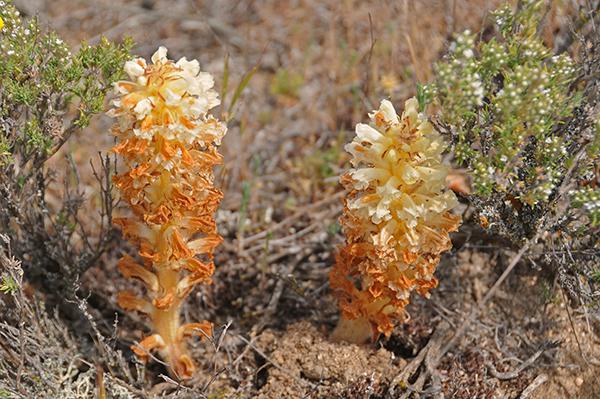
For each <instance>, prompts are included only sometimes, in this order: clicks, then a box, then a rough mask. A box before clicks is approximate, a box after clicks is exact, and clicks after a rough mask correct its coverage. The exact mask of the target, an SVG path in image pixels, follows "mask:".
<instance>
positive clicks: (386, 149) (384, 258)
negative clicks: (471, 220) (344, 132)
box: [330, 98, 460, 343]
mask: <svg viewBox="0 0 600 399" xmlns="http://www.w3.org/2000/svg"><path fill="white" fill-rule="evenodd" d="M369 116H370V118H371V122H372V123H371V125H366V124H362V123H359V124H358V125H356V137H355V138H354V140H353V141H352V143H350V144H348V145H347V146H346V150H347V151H348V152H349V153H350V154H351V155H352V159H351V163H352V166H353V167H354V169H351V170H350V171H349V172H347V173H346V174H345V175H343V176H342V178H341V182H342V184H343V185H344V187H346V188H347V189H348V190H349V194H348V196H347V197H346V200H345V206H344V212H343V216H342V218H341V224H342V226H343V230H344V233H345V234H346V245H345V247H344V248H342V250H341V251H340V252H339V254H338V256H337V259H336V264H335V266H334V267H333V270H332V272H331V275H330V283H331V288H332V290H333V292H334V295H336V297H337V299H338V301H339V306H340V309H341V312H342V317H341V319H340V322H339V324H338V326H337V328H336V329H335V331H334V332H333V339H334V340H337V341H340V340H343V341H347V342H352V343H363V342H365V341H367V340H368V339H369V338H373V339H375V338H377V336H378V335H380V334H384V335H386V336H389V335H390V334H391V333H392V330H393V328H394V323H393V321H394V320H407V318H408V315H407V313H406V311H405V309H404V308H405V307H406V305H407V304H408V303H409V298H410V294H411V292H412V291H415V290H416V291H417V292H418V293H419V294H421V295H424V296H427V295H428V291H429V290H430V289H431V288H434V287H436V286H437V280H436V279H435V277H434V276H433V273H434V271H435V268H436V266H437V264H438V263H439V260H440V254H441V253H442V252H444V251H447V250H449V249H450V248H451V246H452V243H451V241H450V237H449V234H448V233H449V232H451V231H456V229H457V228H458V225H459V223H460V217H459V216H456V215H454V214H452V213H451V209H452V208H453V207H454V206H455V205H456V204H457V201H456V197H455V196H454V193H453V192H452V191H450V190H447V189H446V185H445V178H446V175H447V168H446V167H445V166H444V165H442V161H441V154H442V152H443V151H444V149H445V148H446V146H445V144H444V142H443V140H442V137H441V136H440V135H439V134H438V133H437V132H436V131H435V130H434V129H433V126H432V125H431V124H430V123H429V122H428V120H427V118H426V116H425V115H424V114H422V113H419V103H418V101H417V99H415V98H411V99H410V100H408V101H406V103H405V108H404V112H403V113H402V116H401V117H399V116H398V115H397V114H396V111H395V110H394V107H393V106H392V104H391V103H390V102H389V101H387V100H384V101H382V102H381V106H380V107H379V110H377V111H374V112H372V113H371V114H369Z"/></svg>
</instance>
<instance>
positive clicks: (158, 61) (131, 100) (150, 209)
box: [109, 47, 226, 378]
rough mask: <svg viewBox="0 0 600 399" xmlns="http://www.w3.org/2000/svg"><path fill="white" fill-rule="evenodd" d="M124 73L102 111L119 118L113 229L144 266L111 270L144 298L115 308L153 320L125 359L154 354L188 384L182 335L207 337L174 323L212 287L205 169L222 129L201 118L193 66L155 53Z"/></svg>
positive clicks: (209, 185)
mask: <svg viewBox="0 0 600 399" xmlns="http://www.w3.org/2000/svg"><path fill="white" fill-rule="evenodd" d="M124 69H125V72H126V73H127V75H128V76H129V80H128V81H121V82H117V83H116V84H115V90H116V92H117V95H118V98H117V99H116V100H114V102H113V105H114V107H113V109H111V110H110V111H109V114H110V115H112V116H114V117H117V118H118V123H117V124H116V125H115V126H114V127H113V129H112V131H113V133H114V134H115V136H116V137H117V139H118V142H117V144H116V145H115V147H114V148H113V151H114V152H115V153H117V154H119V155H120V156H121V157H122V158H123V160H124V161H125V164H126V166H127V170H126V171H125V172H123V173H122V174H120V175H118V176H115V178H114V182H115V185H116V186H117V188H118V189H119V190H120V192H121V196H122V197H123V198H124V199H125V200H126V201H127V202H128V203H129V205H130V206H131V209H132V211H133V216H132V217H125V218H115V219H114V222H115V224H117V225H119V226H120V227H121V230H122V232H123V235H124V236H125V237H126V238H127V239H128V240H129V241H130V242H131V243H133V244H134V245H137V246H139V255H140V256H141V257H142V258H143V260H144V262H143V263H144V265H143V266H142V265H140V264H138V263H136V262H135V261H134V260H133V258H131V257H130V256H127V255H126V256H124V257H123V258H122V259H121V260H120V261H119V264H118V266H119V270H120V271H121V272H122V274H123V275H124V276H125V277H130V278H136V279H139V280H141V281H143V282H144V284H145V285H146V288H147V293H148V295H149V300H148V301H145V300H142V299H139V298H137V297H135V296H134V295H132V294H130V293H127V292H125V293H121V294H120V295H119V304H120V305H121V306H122V307H124V308H125V309H129V310H138V311H141V312H143V313H146V314H148V316H149V317H150V319H151V321H152V326H153V328H154V331H153V335H151V336H149V337H148V338H146V339H144V340H143V341H142V342H141V343H140V345H136V346H134V347H132V349H133V350H134V352H135V353H136V354H137V355H138V356H139V357H140V358H142V359H143V360H147V359H148V353H149V352H150V351H151V350H154V349H156V350H158V353H159V354H160V356H161V357H162V358H163V359H164V360H165V361H166V362H167V363H168V364H169V365H170V368H171V372H172V373H173V374H174V375H175V376H177V377H179V378H189V377H191V376H192V374H193V372H194V369H195V366H194V363H193V362H192V359H191V357H190V355H189V353H188V350H187V347H186V345H185V342H184V338H185V337H187V336H190V335H191V334H190V333H188V331H189V330H190V328H192V329H193V328H201V329H202V330H203V331H205V332H206V334H210V332H211V327H210V323H208V322H206V321H205V322H203V323H192V324H184V325H181V322H180V320H179V318H180V316H179V313H180V309H181V306H182V303H183V301H184V299H185V298H186V297H187V295H188V294H189V293H190V292H191V291H192V290H193V289H194V287H195V286H196V285H197V284H199V283H210V282H211V276H212V274H213V272H214V264H213V262H212V259H213V250H214V249H215V247H216V246H217V245H218V244H219V243H220V242H221V241H222V239H221V237H220V236H219V235H218V234H217V229H216V224H215V221H214V219H213V215H214V213H215V211H216V209H217V206H218V205H219V202H220V200H221V198H222V194H221V192H220V191H219V190H218V189H216V188H215V187H214V186H213V179H214V177H213V168H214V166H215V165H218V164H220V163H221V162H222V157H221V155H220V154H219V153H218V152H217V146H218V145H219V144H220V143H221V139H222V138H223V135H224V134H225V132H226V128H225V125H224V124H222V123H221V122H219V121H218V120H216V119H215V118H213V117H212V116H209V115H207V112H208V111H209V110H210V109H211V108H213V107H215V106H216V105H218V104H219V100H218V99H217V94H216V92H215V91H214V90H213V78H212V76H211V75H210V74H208V73H206V72H201V71H200V66H199V64H198V61H196V60H193V61H188V60H187V59H185V58H181V59H180V60H179V61H177V62H173V61H171V60H169V59H167V50H166V49H165V48H164V47H160V48H159V49H158V51H157V52H156V53H154V55H153V56H152V63H150V64H149V63H147V62H146V61H145V60H144V59H142V58H138V59H135V60H132V61H128V62H127V63H125V67H124ZM197 255H201V256H202V259H203V261H200V260H199V259H196V256H197ZM189 326H192V327H189Z"/></svg>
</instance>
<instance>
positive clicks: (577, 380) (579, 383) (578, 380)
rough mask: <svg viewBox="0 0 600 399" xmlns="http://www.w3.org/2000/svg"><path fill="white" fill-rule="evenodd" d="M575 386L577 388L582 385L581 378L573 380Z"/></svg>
mask: <svg viewBox="0 0 600 399" xmlns="http://www.w3.org/2000/svg"><path fill="white" fill-rule="evenodd" d="M575 385H577V386H578V387H580V386H582V385H583V378H581V377H577V378H575Z"/></svg>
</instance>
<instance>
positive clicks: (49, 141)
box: [0, 1, 131, 297]
mask: <svg viewBox="0 0 600 399" xmlns="http://www.w3.org/2000/svg"><path fill="white" fill-rule="evenodd" d="M0 3H1V6H0V19H1V20H2V21H3V22H2V25H3V26H2V27H1V28H0V233H3V234H6V235H7V236H9V237H10V238H11V240H12V248H13V252H14V254H15V256H16V257H17V258H18V259H22V260H23V267H24V269H25V272H26V274H27V276H28V278H29V279H30V281H32V282H36V281H43V283H44V284H43V285H42V287H44V288H45V289H48V291H49V292H52V293H53V294H57V293H61V296H63V297H64V296H65V290H67V291H68V290H70V289H71V288H72V287H73V282H74V281H75V280H76V278H77V276H78V275H80V274H81V273H83V272H84V271H85V270H86V269H87V268H88V267H90V266H91V265H92V264H93V263H94V262H95V261H96V260H97V259H98V257H99V256H100V254H101V253H102V252H103V251H104V249H105V247H106V245H107V244H108V242H109V239H110V237H111V233H110V232H111V230H112V229H111V228H110V226H111V222H110V213H111V210H112V205H113V201H112V198H111V197H110V195H109V194H108V193H109V191H110V190H109V188H110V179H106V178H105V177H106V173H108V172H109V169H110V161H109V160H108V159H104V160H103V162H102V164H103V167H102V168H101V169H102V170H101V171H98V172H99V173H98V178H99V181H100V183H101V186H102V191H103V193H104V194H106V195H104V196H103V199H102V201H101V204H102V207H101V209H99V212H100V217H99V219H100V220H99V221H98V222H99V225H100V226H101V227H100V236H99V237H96V238H92V237H88V235H89V234H88V232H87V231H86V229H85V226H83V225H82V224H81V223H80V215H79V209H80V208H81V205H82V202H83V200H84V197H83V193H82V192H81V191H80V190H79V188H78V186H77V183H76V180H77V177H78V173H77V171H76V170H75V168H74V167H73V168H72V170H70V171H69V173H70V174H71V176H70V178H69V179H66V181H65V182H64V190H63V191H62V192H61V194H59V196H62V197H61V198H58V199H57V200H56V201H54V204H55V205H54V206H51V205H50V204H49V203H48V196H47V189H48V187H49V185H50V184H52V183H56V182H54V181H53V180H54V176H55V174H54V172H53V171H51V170H49V169H48V168H47V167H46V166H45V162H46V161H47V160H48V159H49V158H50V157H52V156H53V155H54V154H56V153H57V151H58V150H59V149H60V148H61V147H62V146H63V144H64V143H65V142H66V141H67V140H68V139H69V137H70V136H71V135H72V134H73V133H75V132H77V131H79V130H81V129H83V128H84V127H86V126H87V125H88V124H89V122H90V118H91V117H92V116H93V115H94V114H96V113H98V112H100V111H102V110H103V107H104V99H105V95H106V93H107V92H108V91H109V90H110V88H111V87H112V84H113V82H114V81H116V80H117V79H118V78H119V77H120V75H121V66H122V64H123V62H124V61H125V60H126V59H128V58H129V48H130V45H131V44H130V43H129V42H126V43H124V44H123V45H115V44H112V43H110V42H108V41H107V40H102V41H101V43H100V44H98V45H96V46H90V45H87V44H85V43H83V44H82V45H81V48H80V49H79V50H78V51H77V52H71V51H70V50H69V48H68V46H67V45H66V44H65V43H64V42H63V40H62V39H60V37H58V35H57V34H56V33H54V32H46V31H43V30H42V29H41V28H40V26H39V24H38V21H37V20H36V19H35V18H32V19H30V20H24V19H22V18H21V16H20V15H19V12H18V11H17V9H16V8H15V7H14V6H12V5H11V4H10V2H8V3H7V2H6V1H2V2H0ZM73 182H75V184H73ZM59 184H60V183H59ZM55 195H56V194H55ZM56 204H58V205H56ZM67 296H68V295H67Z"/></svg>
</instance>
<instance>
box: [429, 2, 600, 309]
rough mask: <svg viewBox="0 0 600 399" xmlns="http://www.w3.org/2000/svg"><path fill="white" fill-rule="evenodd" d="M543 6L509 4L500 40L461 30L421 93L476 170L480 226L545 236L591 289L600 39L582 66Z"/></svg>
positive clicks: (519, 239)
mask: <svg viewBox="0 0 600 399" xmlns="http://www.w3.org/2000/svg"><path fill="white" fill-rule="evenodd" d="M544 12H545V3H544V2H543V1H525V2H521V3H520V6H519V8H518V9H517V10H516V11H513V9H512V8H511V7H510V6H508V5H506V6H503V7H501V8H500V9H499V10H497V11H496V12H494V13H493V14H492V16H493V22H494V26H495V32H494V34H493V35H492V37H488V38H485V36H484V35H481V34H473V33H471V32H469V31H466V32H463V33H462V34H459V35H457V36H456V40H455V41H454V42H453V43H452V45H451V46H450V51H449V53H448V55H447V56H446V57H445V58H444V59H443V60H442V61H441V62H440V63H438V64H437V65H436V68H435V70H436V77H435V81H434V82H433V83H432V84H430V85H428V86H426V87H425V88H424V89H423V90H422V91H421V97H420V98H421V102H422V105H425V104H426V103H427V102H429V101H431V102H432V103H433V104H434V105H436V106H437V107H438V109H439V110H440V115H439V120H438V126H439V127H440V129H441V130H443V131H445V132H447V133H449V134H450V135H451V137H452V143H453V150H454V156H455V159H456V161H457V163H458V164H460V165H464V166H466V167H467V168H468V169H469V171H470V174H471V176H472V193H471V195H470V196H469V199H470V201H471V203H472V204H473V205H474V207H475V209H476V211H477V213H478V215H479V219H480V223H481V226H482V227H484V228H485V229H487V230H488V231H489V232H491V233H494V234H497V235H500V236H502V237H503V238H505V239H508V242H510V243H512V244H514V245H521V244H523V243H524V242H526V241H527V240H531V239H533V238H536V240H535V241H537V239H539V238H541V237H544V240H543V245H542V244H540V245H542V246H541V248H538V249H544V250H543V251H542V252H544V253H545V257H544V261H545V262H546V263H552V264H554V265H555V266H557V267H558V271H559V274H560V276H561V281H563V282H565V284H567V283H566V281H567V280H570V281H571V282H570V283H569V284H567V285H569V286H574V285H577V286H581V284H579V283H577V282H576V278H575V277H574V276H571V277H568V275H569V274H570V273H571V274H572V273H573V272H575V274H579V275H581V276H583V277H584V280H583V281H585V283H584V284H583V285H585V286H586V287H587V286H588V281H589V282H590V283H591V284H593V279H592V274H593V273H594V268H595V267H597V265H595V266H594V264H593V263H594V259H596V262H597V259H598V258H597V256H598V242H599V239H600V232H599V231H600V229H599V227H600V226H599V210H600V201H599V199H600V188H598V179H599V177H600V174H599V161H600V158H599V153H598V149H599V142H600V129H599V125H598V122H597V120H598V115H597V110H596V108H597V105H598V78H597V76H598V59H599V55H598V52H599V47H600V39H599V38H598V36H599V35H598V34H597V32H592V33H591V34H590V35H589V37H590V38H589V39H584V38H582V39H581V40H582V43H581V44H582V46H581V48H582V49H583V50H582V52H581V54H579V56H578V58H579V59H580V60H579V62H576V61H574V60H573V58H571V57H570V56H569V55H568V54H566V53H561V54H554V53H553V52H552V50H551V49H550V48H549V47H548V46H546V45H545V44H544V42H543V41H542V39H541V38H540V36H539V31H540V26H541V21H542V18H543V16H544ZM487 36H489V35H487ZM574 279H575V280H574ZM580 291H581V290H580ZM584 291H587V292H589V293H590V295H587V297H588V299H589V298H591V297H592V296H594V295H597V293H596V294H593V289H589V288H586V289H585V290H584Z"/></svg>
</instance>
